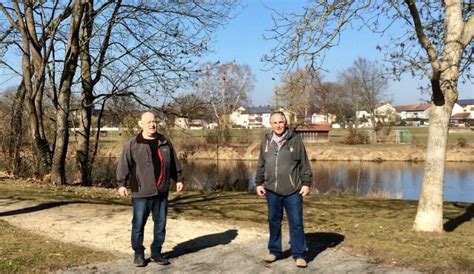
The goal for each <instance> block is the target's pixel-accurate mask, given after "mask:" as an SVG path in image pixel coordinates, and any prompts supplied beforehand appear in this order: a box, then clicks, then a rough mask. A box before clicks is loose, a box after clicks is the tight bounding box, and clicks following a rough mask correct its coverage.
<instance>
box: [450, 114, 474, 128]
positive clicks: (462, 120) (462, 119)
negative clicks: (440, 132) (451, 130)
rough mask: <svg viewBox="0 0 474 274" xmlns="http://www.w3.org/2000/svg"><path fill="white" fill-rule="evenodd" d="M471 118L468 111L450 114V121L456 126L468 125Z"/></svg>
mask: <svg viewBox="0 0 474 274" xmlns="http://www.w3.org/2000/svg"><path fill="white" fill-rule="evenodd" d="M472 120H473V119H472V117H471V113H470V112H461V113H456V114H454V115H453V116H451V119H450V122H451V124H452V125H453V126H456V127H468V126H469V125H470V123H471V121H472Z"/></svg>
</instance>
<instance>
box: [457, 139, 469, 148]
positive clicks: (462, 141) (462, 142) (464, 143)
mask: <svg viewBox="0 0 474 274" xmlns="http://www.w3.org/2000/svg"><path fill="white" fill-rule="evenodd" d="M457 146H458V147H468V143H467V139H466V138H464V137H459V138H458V142H457Z"/></svg>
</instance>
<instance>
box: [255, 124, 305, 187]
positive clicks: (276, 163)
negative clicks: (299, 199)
mask: <svg viewBox="0 0 474 274" xmlns="http://www.w3.org/2000/svg"><path fill="white" fill-rule="evenodd" d="M287 130H288V134H286V136H285V139H284V143H283V145H282V146H281V148H280V149H278V146H277V144H276V143H275V142H273V141H272V134H273V133H268V134H265V136H264V138H263V140H262V143H261V145H260V156H259V158H258V163H257V174H256V176H255V183H256V184H257V186H260V185H263V186H264V187H265V189H267V190H269V191H272V192H275V193H277V194H279V195H284V196H287V195H290V194H293V193H295V192H296V191H299V190H300V189H301V186H303V185H305V186H311V183H312V182H313V174H312V171H311V165H310V163H309V160H308V155H307V154H306V149H305V147H304V144H303V141H302V140H301V137H300V136H298V135H297V134H296V133H294V132H293V131H292V130H289V129H287Z"/></svg>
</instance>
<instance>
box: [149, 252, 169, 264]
mask: <svg viewBox="0 0 474 274" xmlns="http://www.w3.org/2000/svg"><path fill="white" fill-rule="evenodd" d="M150 260H151V261H152V262H155V263H157V264H161V265H167V264H170V261H168V259H166V258H165V257H163V256H161V254H158V255H152V256H151V257H150Z"/></svg>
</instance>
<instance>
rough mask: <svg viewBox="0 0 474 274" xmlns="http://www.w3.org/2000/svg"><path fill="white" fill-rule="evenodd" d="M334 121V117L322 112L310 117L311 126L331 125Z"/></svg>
mask: <svg viewBox="0 0 474 274" xmlns="http://www.w3.org/2000/svg"><path fill="white" fill-rule="evenodd" d="M335 120H336V116H335V115H333V114H331V113H327V112H323V111H317V112H315V113H313V114H312V115H311V124H331V123H332V122H333V121H335Z"/></svg>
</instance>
